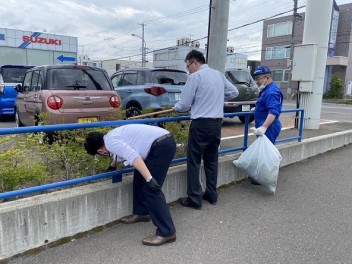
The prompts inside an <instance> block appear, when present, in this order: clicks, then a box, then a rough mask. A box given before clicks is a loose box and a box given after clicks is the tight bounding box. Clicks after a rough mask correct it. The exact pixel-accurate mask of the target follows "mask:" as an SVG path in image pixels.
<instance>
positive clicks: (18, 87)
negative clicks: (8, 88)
mask: <svg viewBox="0 0 352 264" xmlns="http://www.w3.org/2000/svg"><path fill="white" fill-rule="evenodd" d="M15 89H16V91H17V92H19V93H22V92H23V89H22V85H21V84H17V85H16V86H15Z"/></svg>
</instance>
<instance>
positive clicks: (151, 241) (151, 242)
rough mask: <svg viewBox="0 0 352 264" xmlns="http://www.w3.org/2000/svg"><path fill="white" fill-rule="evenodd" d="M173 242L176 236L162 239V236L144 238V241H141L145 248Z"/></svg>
mask: <svg viewBox="0 0 352 264" xmlns="http://www.w3.org/2000/svg"><path fill="white" fill-rule="evenodd" d="M175 241H176V234H173V235H171V236H168V237H162V236H151V237H146V238H145V239H143V240H142V243H143V245H147V246H161V245H163V244H165V243H170V242H175Z"/></svg>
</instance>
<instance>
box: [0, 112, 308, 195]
mask: <svg viewBox="0 0 352 264" xmlns="http://www.w3.org/2000/svg"><path fill="white" fill-rule="evenodd" d="M289 112H299V113H300V117H299V126H298V135H297V136H294V137H289V138H283V139H280V140H277V142H276V143H280V142H288V141H294V140H298V142H301V141H302V136H303V120H304V110H303V109H292V110H291V109H289V110H282V113H289ZM251 115H253V113H251V112H242V113H229V114H225V115H224V117H235V116H245V126H244V132H243V134H244V136H243V145H242V146H240V147H236V148H230V149H223V150H219V154H227V153H233V152H236V151H240V150H245V149H246V148H247V147H248V131H249V124H250V122H249V118H250V116H251ZM185 120H190V117H189V116H181V117H162V118H147V119H137V120H136V119H135V120H118V121H104V122H94V123H84V124H78V123H77V124H61V125H47V126H31V127H16V128H2V129H0V135H12V134H26V133H35V132H53V131H60V130H74V129H83V128H95V127H112V126H122V125H127V124H151V125H158V123H165V122H176V121H185ZM186 160H187V158H186V157H183V158H178V159H174V160H173V161H172V163H173V164H175V163H180V162H184V161H186ZM133 170H134V168H126V169H121V170H117V171H114V172H106V173H100V174H96V175H91V176H85V177H80V178H76V179H71V180H66V181H61V182H57V183H51V184H44V185H40V186H35V187H29V188H25V189H20V190H15V191H10V192H4V193H0V199H8V198H13V197H16V196H23V195H26V194H30V193H35V192H42V191H46V190H51V189H56V188H62V187H66V186H72V185H76V184H80V183H88V182H91V181H95V180H99V179H104V178H110V177H111V178H112V182H113V183H115V182H120V181H121V180H122V175H123V174H125V173H129V172H132V171H133Z"/></svg>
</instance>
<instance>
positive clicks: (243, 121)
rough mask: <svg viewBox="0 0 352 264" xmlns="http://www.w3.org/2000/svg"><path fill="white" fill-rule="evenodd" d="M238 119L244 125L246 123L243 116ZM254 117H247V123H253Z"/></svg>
mask: <svg viewBox="0 0 352 264" xmlns="http://www.w3.org/2000/svg"><path fill="white" fill-rule="evenodd" d="M238 119H239V120H240V121H241V122H242V123H243V124H244V123H245V122H246V117H245V116H239V117H238ZM253 120H254V116H250V117H249V123H251V122H253Z"/></svg>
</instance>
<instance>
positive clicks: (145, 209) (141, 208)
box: [133, 137, 176, 237]
mask: <svg viewBox="0 0 352 264" xmlns="http://www.w3.org/2000/svg"><path fill="white" fill-rule="evenodd" d="M175 152H176V143H175V140H174V138H173V137H169V138H166V139H164V140H162V141H160V142H158V143H154V144H153V145H152V147H151V149H150V152H149V154H148V156H147V158H146V159H145V160H144V162H145V164H146V165H147V168H148V169H149V171H150V173H151V174H152V176H153V178H154V179H155V180H156V181H157V182H158V183H159V184H160V186H162V185H163V183H164V180H165V177H166V175H167V171H168V169H169V166H170V163H171V161H172V159H173V157H174V155H175ZM133 214H136V215H147V214H149V215H150V218H151V219H152V222H153V224H154V225H155V226H156V227H157V230H156V235H157V236H163V237H166V236H171V235H173V234H174V233H175V232H176V230H175V226H174V223H173V221H172V218H171V214H170V210H169V207H168V206H167V204H166V200H165V196H164V193H163V192H162V191H152V190H150V189H149V188H148V186H147V185H146V181H145V179H144V178H143V176H142V175H141V174H140V173H139V172H138V171H137V170H135V171H134V175H133Z"/></svg>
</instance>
